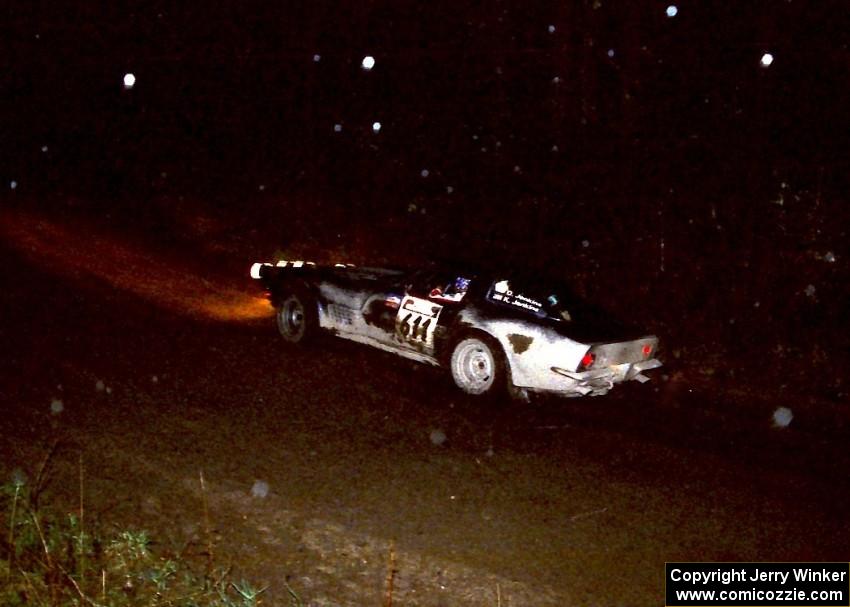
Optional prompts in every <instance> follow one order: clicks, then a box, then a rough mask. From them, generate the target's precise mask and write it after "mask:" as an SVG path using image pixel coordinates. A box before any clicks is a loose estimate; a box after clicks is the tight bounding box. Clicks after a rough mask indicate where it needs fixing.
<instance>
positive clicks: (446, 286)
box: [428, 276, 469, 303]
mask: <svg viewBox="0 0 850 607" xmlns="http://www.w3.org/2000/svg"><path fill="white" fill-rule="evenodd" d="M468 290H469V279H468V278H466V277H464V276H454V277H449V276H443V277H438V278H437V279H436V280H434V282H433V285H432V286H431V287H430V290H429V291H428V299H433V300H434V301H441V302H448V303H457V302H459V301H461V300H462V299H463V298H464V297H465V296H466V292H467V291H468Z"/></svg>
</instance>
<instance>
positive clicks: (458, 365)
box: [449, 333, 509, 397]
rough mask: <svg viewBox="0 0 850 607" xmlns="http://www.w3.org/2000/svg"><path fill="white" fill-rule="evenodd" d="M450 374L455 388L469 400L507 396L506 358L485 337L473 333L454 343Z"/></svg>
mask: <svg viewBox="0 0 850 607" xmlns="http://www.w3.org/2000/svg"><path fill="white" fill-rule="evenodd" d="M449 370H450V371H451V374H452V380H454V383H455V385H456V386H457V387H458V388H460V389H461V390H462V391H463V392H465V393H467V394H469V395H470V396H475V397H484V396H504V395H505V394H507V392H508V384H509V379H508V378H509V373H508V369H507V364H506V362H505V355H504V353H503V352H502V348H501V346H499V344H498V342H496V341H495V340H493V339H492V338H491V337H489V336H488V335H484V334H479V333H473V334H469V335H466V336H464V337H462V338H461V339H459V340H458V341H457V342H455V344H454V346H453V348H452V353H451V357H450V358H449Z"/></svg>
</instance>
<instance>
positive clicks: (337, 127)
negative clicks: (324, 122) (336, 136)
mask: <svg viewBox="0 0 850 607" xmlns="http://www.w3.org/2000/svg"><path fill="white" fill-rule="evenodd" d="M341 132H342V125H341V124H339V123H337V124H335V125H334V133H341Z"/></svg>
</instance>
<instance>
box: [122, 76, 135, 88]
mask: <svg viewBox="0 0 850 607" xmlns="http://www.w3.org/2000/svg"><path fill="white" fill-rule="evenodd" d="M135 85H136V76H135V75H134V74H124V88H125V89H131V88H133V87H134V86H135Z"/></svg>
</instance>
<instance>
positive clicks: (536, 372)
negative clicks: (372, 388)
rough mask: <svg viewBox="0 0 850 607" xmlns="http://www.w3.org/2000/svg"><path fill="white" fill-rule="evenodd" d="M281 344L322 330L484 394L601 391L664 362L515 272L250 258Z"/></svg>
mask: <svg viewBox="0 0 850 607" xmlns="http://www.w3.org/2000/svg"><path fill="white" fill-rule="evenodd" d="M251 277H252V278H254V279H256V280H258V281H259V282H260V283H262V285H263V287H264V288H265V291H266V293H267V296H268V297H269V299H270V301H271V303H272V305H273V306H274V308H275V310H276V319H277V328H278V330H279V332H280V335H281V336H282V337H283V339H284V340H286V341H287V342H290V343H302V342H305V341H307V340H310V339H311V338H313V337H314V336H315V335H316V334H318V333H320V332H328V333H331V334H333V335H336V336H338V337H343V338H345V339H350V340H352V341H356V342H360V343H363V344H368V345H370V346H373V347H376V348H380V349H382V350H386V351H389V352H392V353H394V354H397V355H399V356H403V357H405V358H409V359H412V360H415V361H419V362H422V363H428V364H431V365H435V366H438V367H443V368H447V369H448V370H449V371H450V372H451V376H452V379H453V380H454V383H455V384H456V385H457V387H458V388H460V389H461V390H463V391H464V392H466V393H468V394H471V395H476V396H481V395H488V394H496V393H499V392H507V393H509V394H512V395H514V396H527V395H528V394H529V393H532V392H546V393H554V394H557V395H561V396H583V395H602V394H605V393H607V392H608V391H609V390H610V389H611V388H612V387H613V386H614V385H615V384H618V383H621V382H625V381H630V380H636V381H638V382H641V383H643V382H645V381H647V380H648V379H649V378H648V377H647V375H645V374H644V372H645V371H648V370H650V369H655V368H657V367H660V366H661V362H660V361H659V360H658V359H657V358H656V356H655V355H656V351H657V349H658V338H657V337H655V336H654V335H646V334H641V333H635V332H634V331H632V330H628V329H625V328H623V327H621V326H620V325H619V324H617V323H615V322H613V321H611V319H610V318H607V317H605V316H604V315H600V314H599V313H598V312H596V311H595V310H594V309H592V308H591V307H590V306H588V305H586V304H584V303H582V302H581V301H579V300H578V299H577V298H575V297H573V296H571V295H569V293H567V291H566V290H565V289H564V288H563V287H554V286H552V285H549V284H546V283H544V282H543V281H539V280H535V279H528V278H521V277H519V276H517V275H514V274H511V273H505V274H499V273H493V272H482V271H470V270H460V269H457V268H454V269H452V268H449V269H446V268H444V267H439V268H436V267H435V268H429V269H424V270H415V271H406V270H397V269H389V268H373V267H354V266H352V265H348V264H336V265H333V266H330V265H316V264H313V263H310V262H304V261H286V260H281V261H278V262H276V263H255V264H254V265H253V266H252V267H251Z"/></svg>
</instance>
